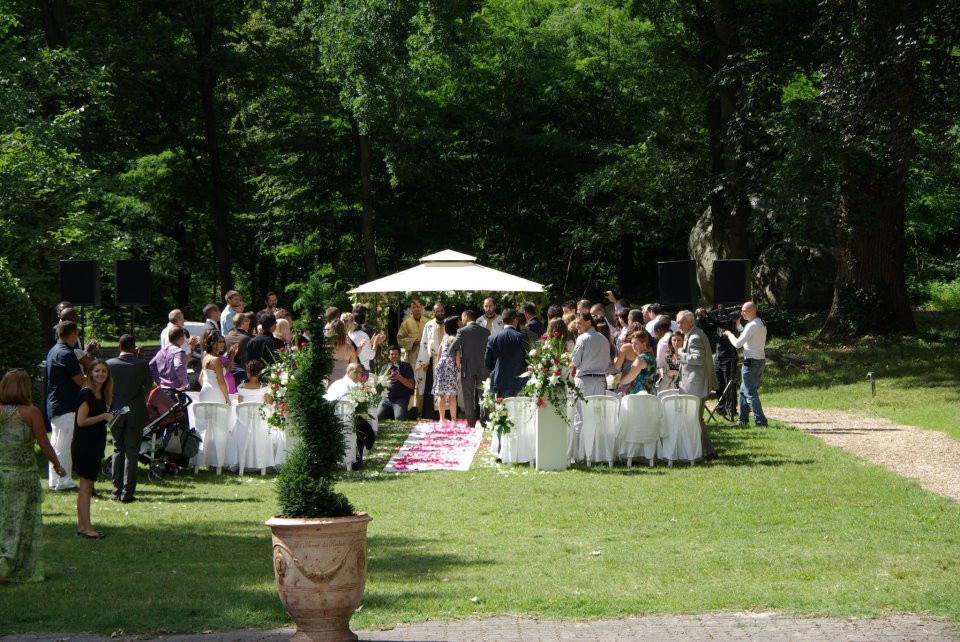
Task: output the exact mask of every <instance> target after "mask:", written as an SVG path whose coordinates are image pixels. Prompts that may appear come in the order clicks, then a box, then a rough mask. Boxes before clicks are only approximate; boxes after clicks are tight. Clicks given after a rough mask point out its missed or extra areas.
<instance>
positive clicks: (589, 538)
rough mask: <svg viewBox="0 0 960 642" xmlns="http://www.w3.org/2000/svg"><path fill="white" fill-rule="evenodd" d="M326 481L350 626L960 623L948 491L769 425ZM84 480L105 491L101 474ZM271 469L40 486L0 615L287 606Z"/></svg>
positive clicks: (2, 618)
mask: <svg viewBox="0 0 960 642" xmlns="http://www.w3.org/2000/svg"><path fill="white" fill-rule="evenodd" d="M406 430H407V429H406V428H405V427H404V426H400V425H389V424H388V425H387V426H384V427H383V429H382V433H381V440H380V442H379V447H378V450H377V451H376V452H375V455H376V460H377V461H376V462H373V461H371V466H370V468H369V469H368V471H365V472H362V473H354V474H352V475H351V476H350V478H349V479H346V480H344V481H343V482H342V484H341V487H342V489H343V490H344V491H345V492H346V493H347V494H348V495H349V497H350V498H351V499H352V500H353V502H354V503H355V505H356V506H357V507H358V509H360V510H364V511H367V512H369V513H370V514H371V515H372V516H373V518H374V519H373V521H372V522H371V524H370V529H369V543H370V566H369V571H370V572H369V580H368V582H367V589H366V593H365V595H364V599H363V604H362V609H361V611H360V612H359V613H358V614H357V615H356V616H355V617H354V620H353V626H354V628H358V629H359V628H371V627H387V626H390V625H393V624H396V623H398V622H406V621H416V620H424V619H427V618H434V619H442V618H470V617H482V616H491V615H497V614H513V615H524V616H545V617H556V618H595V617H616V616H621V615H640V614H654V613H697V612H707V611H777V612H782V613H796V614H806V615H866V616H870V615H882V614H889V613H904V612H910V613H925V614H933V615H937V616H944V617H947V618H950V619H952V620H954V621H960V560H958V555H957V551H958V550H960V506H958V505H957V504H956V503H953V502H950V501H948V500H946V499H943V498H940V497H938V496H936V495H933V494H932V493H929V492H927V491H925V490H923V489H921V488H920V487H919V486H918V485H917V484H915V483H913V482H911V481H907V480H904V479H902V478H900V477H897V476H896V475H894V474H892V473H890V472H887V471H885V470H883V469H880V468H878V467H876V466H873V465H870V464H868V463H865V462H863V461H861V460H858V459H857V458H855V457H853V456H852V455H849V454H847V453H845V452H843V451H840V450H837V449H833V448H829V447H827V446H825V445H823V444H822V443H821V442H819V441H818V440H817V439H816V438H815V437H812V436H809V435H806V434H803V433H800V432H797V431H794V430H790V429H786V428H784V427H782V426H774V427H773V428H772V429H766V430H757V429H748V430H744V429H737V428H733V427H729V426H728V425H726V426H723V427H718V428H717V429H716V430H715V442H716V444H717V447H718V450H720V452H721V459H720V461H719V462H718V463H716V464H711V465H704V466H696V467H693V468H690V467H687V466H684V467H675V468H672V469H671V468H667V467H657V468H655V469H653V470H649V469H645V468H637V467H634V468H632V469H629V470H628V469H625V468H622V467H620V468H614V469H612V470H610V469H607V468H606V467H594V468H592V469H584V468H579V469H574V470H571V471H567V472H565V473H540V474H538V473H536V472H534V471H531V470H529V469H528V468H526V467H517V468H510V467H500V466H497V465H496V464H494V463H493V462H492V461H491V460H490V458H489V456H486V455H483V456H481V457H479V458H478V460H477V461H476V462H475V463H474V466H473V469H472V470H470V471H468V472H464V473H460V472H449V473H420V474H400V475H393V474H390V475H387V474H381V473H378V472H377V471H378V470H379V467H377V466H376V465H374V464H375V463H379V464H380V465H382V464H383V463H385V461H386V457H387V456H388V454H389V453H390V452H392V450H393V449H395V448H396V447H397V446H398V445H399V443H400V442H401V441H402V439H403V438H404V436H405V434H406ZM100 488H101V490H102V491H104V492H106V491H107V490H109V488H108V485H107V484H106V483H103V482H102V483H101V484H100ZM272 488H273V477H272V476H268V477H265V478H261V477H259V476H245V477H243V478H238V477H237V476H236V475H234V474H225V475H223V476H222V477H219V478H218V477H216V476H215V475H214V474H212V473H209V472H204V473H201V474H200V475H199V476H196V477H195V476H193V475H192V474H189V475H185V476H184V477H181V478H177V479H174V480H171V481H167V482H163V483H146V482H145V483H143V484H142V486H141V489H140V490H139V491H138V496H139V497H140V498H141V500H142V501H140V502H138V503H135V504H130V505H123V504H118V503H115V502H111V501H107V500H102V501H95V502H94V506H93V509H92V510H93V519H94V524H95V525H96V526H97V527H98V528H101V529H103V530H104V531H106V532H107V533H108V537H107V539H105V540H102V541H86V540H80V539H78V538H76V537H75V536H74V534H73V533H74V529H75V517H74V497H73V496H72V495H60V494H50V493H48V494H47V495H46V498H45V503H44V507H43V508H44V534H45V551H44V559H45V560H46V567H47V572H48V579H47V581H45V582H44V583H42V584H36V585H18V586H7V587H0V633H11V632H26V631H36V632H41V631H45V632H67V631H92V632H98V633H104V634H106V633H111V632H115V631H124V632H126V633H140V632H157V631H194V630H209V629H214V630H215V629H237V628H245V627H254V628H266V627H275V626H285V625H290V620H289V618H288V617H287V615H286V614H285V613H284V611H283V609H282V607H281V605H280V603H279V600H278V598H277V597H276V594H275V591H274V580H273V574H272V569H271V564H270V535H269V531H268V529H267V528H266V527H265V526H264V525H263V522H264V521H265V520H266V519H267V518H268V517H269V516H270V515H271V514H272V513H273V512H274V511H275V501H274V496H273V492H272Z"/></svg>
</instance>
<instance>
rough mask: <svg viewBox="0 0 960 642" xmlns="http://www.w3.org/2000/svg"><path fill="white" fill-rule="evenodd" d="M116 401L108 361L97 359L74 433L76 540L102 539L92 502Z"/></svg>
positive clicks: (82, 393) (83, 392) (80, 400)
mask: <svg viewBox="0 0 960 642" xmlns="http://www.w3.org/2000/svg"><path fill="white" fill-rule="evenodd" d="M112 400H113V377H112V376H111V375H110V368H109V367H108V366H107V364H106V362H105V361H102V360H100V359H97V360H96V361H94V362H93V363H92V364H90V368H89V369H88V370H87V383H86V384H85V385H84V386H83V388H82V389H81V390H80V395H79V396H78V397H77V421H76V425H75V426H74V431H73V443H71V444H70V454H71V455H72V456H73V470H74V472H76V473H77V476H78V477H79V478H80V493H79V494H78V495H77V536H78V537H86V538H87V539H103V537H104V535H103V533H101V532H100V531H97V530H94V528H93V524H91V523H90V498H91V497H92V496H93V484H94V482H95V481H96V480H97V473H99V472H100V463H101V462H102V461H103V450H104V448H106V446H107V422H108V421H110V420H111V419H113V416H114V413H112V412H108V411H107V408H109V407H110V402H111V401H112Z"/></svg>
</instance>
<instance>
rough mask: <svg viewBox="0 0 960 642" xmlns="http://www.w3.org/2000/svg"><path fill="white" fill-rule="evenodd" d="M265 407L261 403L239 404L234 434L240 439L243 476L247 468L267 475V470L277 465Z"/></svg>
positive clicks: (238, 444)
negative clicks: (264, 413)
mask: <svg viewBox="0 0 960 642" xmlns="http://www.w3.org/2000/svg"><path fill="white" fill-rule="evenodd" d="M264 407H265V404H263V403H261V402H259V401H245V402H243V403H240V404H237V428H236V430H235V431H234V432H235V433H236V434H237V439H238V442H237V452H238V453H239V457H240V463H239V465H240V469H239V471H240V474H241V475H243V471H244V469H246V468H254V469H256V468H259V469H260V474H261V475H266V474H267V468H271V467H273V466H275V465H276V462H275V460H274V456H273V444H272V443H271V441H270V432H269V430H268V428H269V426H268V424H267V422H266V421H265V420H264V418H263V412H262V410H263V408H264Z"/></svg>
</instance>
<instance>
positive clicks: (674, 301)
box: [657, 261, 700, 305]
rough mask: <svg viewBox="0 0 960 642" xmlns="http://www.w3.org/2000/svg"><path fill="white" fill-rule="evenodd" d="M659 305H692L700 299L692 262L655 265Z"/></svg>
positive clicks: (662, 262) (664, 262) (668, 262)
mask: <svg viewBox="0 0 960 642" xmlns="http://www.w3.org/2000/svg"><path fill="white" fill-rule="evenodd" d="M657 272H658V275H659V277H660V278H659V282H660V301H659V303H660V304H661V305H688V304H689V305H692V304H694V303H696V302H697V300H698V299H699V298H700V288H698V287H697V272H696V268H695V267H694V265H693V261H661V262H659V263H657Z"/></svg>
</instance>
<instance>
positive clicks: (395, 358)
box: [377, 345, 415, 421]
mask: <svg viewBox="0 0 960 642" xmlns="http://www.w3.org/2000/svg"><path fill="white" fill-rule="evenodd" d="M387 358H389V359H390V362H389V363H387V364H386V365H385V366H383V369H382V370H381V371H380V374H381V375H384V374H387V373H388V372H389V373H390V383H389V384H387V395H386V397H384V398H383V401H381V402H380V407H379V408H377V420H378V421H383V420H384V419H398V420H400V421H404V420H406V418H407V406H408V405H409V403H410V397H411V395H413V387H414V385H415V381H414V378H413V368H412V367H411V366H410V364H409V363H407V362H406V361H401V360H400V346H398V345H392V346H390V348H389V349H388V350H387Z"/></svg>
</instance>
